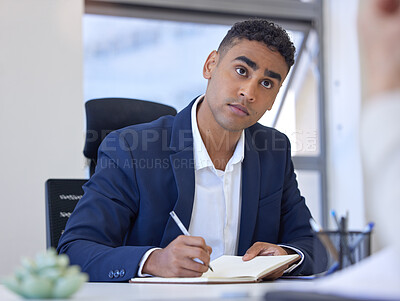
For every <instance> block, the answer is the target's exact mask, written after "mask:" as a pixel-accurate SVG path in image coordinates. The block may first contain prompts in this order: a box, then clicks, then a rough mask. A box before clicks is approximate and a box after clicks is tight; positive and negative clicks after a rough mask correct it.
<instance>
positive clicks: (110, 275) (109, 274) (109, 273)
mask: <svg viewBox="0 0 400 301" xmlns="http://www.w3.org/2000/svg"><path fill="white" fill-rule="evenodd" d="M108 278H110V279H112V278H114V272H113V271H109V272H108Z"/></svg>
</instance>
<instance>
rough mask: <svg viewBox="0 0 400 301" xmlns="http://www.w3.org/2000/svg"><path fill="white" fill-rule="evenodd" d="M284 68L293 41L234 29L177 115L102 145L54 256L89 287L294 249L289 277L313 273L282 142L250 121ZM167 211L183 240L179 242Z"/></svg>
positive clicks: (248, 24) (267, 31)
mask: <svg viewBox="0 0 400 301" xmlns="http://www.w3.org/2000/svg"><path fill="white" fill-rule="evenodd" d="M293 63H294V46H293V44H292V42H291V41H290V39H289V37H288V35H287V33H286V32H285V31H284V30H283V29H281V28H280V27H279V26H277V25H275V24H273V23H270V22H268V21H265V20H250V21H244V22H240V23H236V24H235V25H234V26H233V27H232V28H231V30H230V31H229V32H228V34H227V36H226V37H225V38H224V40H223V41H222V42H221V45H220V47H219V49H218V51H213V52H211V54H210V55H209V56H208V58H207V60H206V62H205V64H204V69H203V75H204V77H205V78H206V79H207V80H208V86H207V89H206V93H205V94H204V95H202V96H200V97H198V98H196V99H195V100H194V101H192V102H191V103H190V104H189V105H188V106H187V107H186V108H185V109H183V110H182V111H181V112H180V113H178V114H177V116H176V117H171V116H167V117H162V118H160V119H158V120H156V121H154V122H152V123H148V124H141V125H136V126H131V127H127V128H125V129H122V130H119V131H116V132H114V133H111V134H110V135H109V136H108V137H107V138H106V139H105V140H104V142H103V143H102V145H101V147H100V149H99V159H98V166H97V168H96V173H95V174H94V175H93V177H92V178H91V179H90V181H89V182H88V183H87V185H86V186H85V187H84V189H85V195H84V196H83V198H82V199H81V201H80V202H79V204H78V205H77V207H76V209H75V211H74V213H73V214H72V216H71V218H70V219H69V221H68V224H67V227H66V229H65V232H64V234H63V236H62V237H61V240H60V243H59V246H58V251H59V252H61V253H66V254H68V255H69V257H70V259H71V262H72V263H73V264H79V265H80V266H81V267H82V269H83V270H84V271H85V272H87V273H89V275H90V280H91V281H112V280H114V281H124V280H129V279H130V278H131V277H134V276H143V275H146V274H150V275H155V276H163V277H195V276H200V275H201V274H202V273H204V272H206V271H207V269H208V264H209V262H210V259H214V258H217V257H219V256H221V255H223V254H231V255H234V254H238V255H244V257H243V260H251V259H252V258H254V257H255V256H257V255H282V254H288V253H296V252H297V253H299V254H301V260H300V261H299V262H298V263H297V264H296V265H294V266H292V267H291V268H290V269H289V270H290V271H293V273H297V274H311V273H313V272H314V271H315V270H314V268H315V265H316V264H317V263H316V262H315V261H320V262H323V261H324V259H325V258H317V259H315V258H313V245H314V240H313V237H312V234H311V231H310V227H309V219H310V217H311V215H310V212H309V210H308V208H307V207H306V205H305V202H304V198H302V197H301V196H300V192H299V190H298V188H297V182H296V177H295V174H294V171H293V164H292V161H291V155H290V144H289V141H288V139H287V137H286V136H285V135H283V134H282V133H280V132H278V131H276V130H274V129H271V128H266V127H263V126H261V125H260V124H257V121H258V120H259V119H260V118H261V116H262V115H263V114H264V113H265V111H267V110H269V109H271V107H272V105H273V103H274V101H275V98H276V95H277V94H278V91H279V88H280V87H281V85H282V83H283V81H284V79H285V78H286V76H287V74H288V72H289V69H290V67H291V66H292V65H293ZM172 210H174V211H175V213H176V214H177V215H178V217H179V218H180V219H181V220H182V222H183V224H184V225H185V226H186V228H188V229H189V232H190V233H191V235H192V236H183V235H181V234H182V233H181V231H180V230H179V228H178V227H177V225H176V224H175V223H174V221H173V220H172V219H171V218H170V216H169V212H170V211H172ZM196 258H197V259H199V260H200V261H201V262H199V261H196V260H193V259H196ZM317 265H318V264H317ZM288 272H289V271H288ZM282 274H283V271H281V272H279V273H276V274H275V275H272V276H271V279H274V278H277V277H279V276H281V275H282Z"/></svg>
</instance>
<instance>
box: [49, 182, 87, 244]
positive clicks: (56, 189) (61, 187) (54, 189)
mask: <svg viewBox="0 0 400 301" xmlns="http://www.w3.org/2000/svg"><path fill="white" fill-rule="evenodd" d="M86 182H87V180H84V179H49V180H47V181H46V183H45V193H46V246H47V248H50V247H53V248H56V247H57V245H58V241H59V239H60V236H61V234H62V233H63V232H64V228H65V224H66V223H67V220H68V218H69V217H70V215H71V213H72V211H73V210H74V209H75V206H76V204H77V203H78V201H79V200H80V199H81V197H82V195H83V189H82V186H83V184H85V183H86Z"/></svg>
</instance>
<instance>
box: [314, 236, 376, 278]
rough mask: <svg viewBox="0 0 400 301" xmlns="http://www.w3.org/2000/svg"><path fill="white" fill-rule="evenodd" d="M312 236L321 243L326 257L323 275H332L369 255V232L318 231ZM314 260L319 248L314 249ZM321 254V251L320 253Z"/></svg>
mask: <svg viewBox="0 0 400 301" xmlns="http://www.w3.org/2000/svg"><path fill="white" fill-rule="evenodd" d="M314 235H315V236H316V237H317V238H318V240H316V241H319V242H321V243H322V245H323V246H324V248H325V250H324V251H325V252H326V254H327V256H328V261H327V263H326V266H325V268H324V269H323V271H324V272H323V273H320V271H321V270H319V271H318V273H319V274H320V275H328V274H332V273H334V272H335V271H337V270H341V269H344V268H346V267H348V266H350V265H352V264H355V263H357V262H359V261H361V260H362V259H364V258H366V257H368V256H369V255H371V231H318V232H314ZM315 250H316V254H315V256H316V258H318V256H322V255H323V254H318V253H319V252H321V251H317V250H321V248H315ZM322 252H323V251H322Z"/></svg>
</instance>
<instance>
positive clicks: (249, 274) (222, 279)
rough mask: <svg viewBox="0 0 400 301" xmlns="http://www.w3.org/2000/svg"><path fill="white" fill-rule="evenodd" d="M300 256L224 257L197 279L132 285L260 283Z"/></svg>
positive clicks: (150, 280)
mask: <svg viewBox="0 0 400 301" xmlns="http://www.w3.org/2000/svg"><path fill="white" fill-rule="evenodd" d="M299 258H300V256H299V255H297V254H294V255H283V256H257V257H255V258H254V259H252V260H250V261H242V256H229V255H223V256H221V257H219V258H217V259H215V260H213V261H211V263H210V265H211V267H212V268H213V270H214V272H211V271H210V270H208V271H207V272H206V273H204V274H203V275H202V276H201V277H195V278H161V277H146V278H132V279H131V280H130V282H132V283H236V282H259V281H262V279H263V278H265V277H266V276H268V275H270V274H272V273H273V272H275V271H277V270H281V269H282V267H284V266H285V265H286V264H289V265H290V264H292V263H294V262H296V261H297V260H298V259H299Z"/></svg>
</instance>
